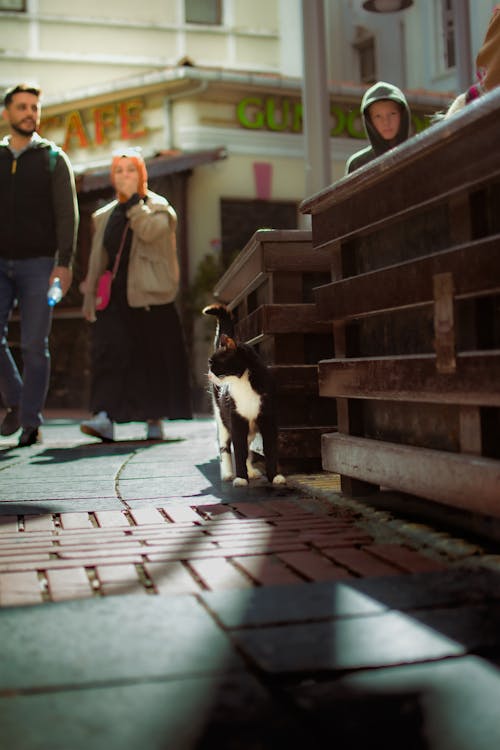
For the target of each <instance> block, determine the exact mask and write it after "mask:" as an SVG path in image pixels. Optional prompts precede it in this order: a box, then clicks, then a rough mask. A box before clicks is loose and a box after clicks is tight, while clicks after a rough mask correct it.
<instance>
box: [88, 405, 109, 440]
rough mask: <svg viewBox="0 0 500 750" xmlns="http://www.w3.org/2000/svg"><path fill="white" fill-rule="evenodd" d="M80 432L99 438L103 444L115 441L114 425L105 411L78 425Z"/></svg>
mask: <svg viewBox="0 0 500 750" xmlns="http://www.w3.org/2000/svg"><path fill="white" fill-rule="evenodd" d="M80 431H81V432H84V433H85V435H92V437H96V438H100V439H101V440H104V442H112V441H113V440H114V439H115V432H114V425H113V422H112V421H111V420H110V418H109V417H108V415H107V414H106V412H105V411H100V412H99V413H98V414H95V415H94V416H93V417H92V419H86V420H85V421H83V422H82V423H81V424H80Z"/></svg>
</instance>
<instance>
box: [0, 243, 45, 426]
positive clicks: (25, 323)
mask: <svg viewBox="0 0 500 750" xmlns="http://www.w3.org/2000/svg"><path fill="white" fill-rule="evenodd" d="M53 268H54V258H46V257H44V258H28V259H27V260H6V259H4V258H0V334H1V340H0V394H1V395H2V401H3V404H4V406H6V407H8V406H19V408H20V416H21V424H22V426H23V427H38V425H40V424H41V423H42V421H43V419H42V414H41V412H42V409H43V406H44V403H45V398H46V396H47V389H48V387H49V377H50V354H49V333H50V326H51V322H52V308H51V307H49V305H48V304H47V290H48V286H49V277H50V274H51V272H52V269H53ZM16 299H17V305H18V309H19V313H20V316H21V356H22V364H23V373H22V377H21V375H20V373H19V370H18V368H17V366H16V363H15V361H14V358H13V357H12V353H11V351H10V349H9V346H8V343H7V330H8V321H9V316H10V313H11V310H12V309H13V308H14V304H15V300H16Z"/></svg>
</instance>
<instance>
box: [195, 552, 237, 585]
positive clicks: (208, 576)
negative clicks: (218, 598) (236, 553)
mask: <svg viewBox="0 0 500 750" xmlns="http://www.w3.org/2000/svg"><path fill="white" fill-rule="evenodd" d="M190 567H191V568H192V569H193V570H194V572H195V573H196V575H197V576H198V577H199V578H200V579H201V581H202V582H203V583H204V585H205V586H206V587H207V588H209V589H216V588H219V589H226V588H230V589H232V588H249V587H250V586H252V582H251V580H250V579H249V578H248V577H247V576H245V575H244V574H243V573H242V572H241V571H240V570H238V568H236V567H235V566H234V565H232V564H231V563H230V562H229V561H228V560H225V559H224V558H219V559H212V560H210V559H203V560H192V561H191V562H190Z"/></svg>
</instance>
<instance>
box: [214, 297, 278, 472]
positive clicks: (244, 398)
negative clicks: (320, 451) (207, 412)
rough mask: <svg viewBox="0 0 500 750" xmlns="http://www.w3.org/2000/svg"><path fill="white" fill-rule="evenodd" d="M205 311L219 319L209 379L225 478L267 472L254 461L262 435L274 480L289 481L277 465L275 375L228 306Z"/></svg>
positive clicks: (221, 464)
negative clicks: (238, 331) (245, 339)
mask: <svg viewBox="0 0 500 750" xmlns="http://www.w3.org/2000/svg"><path fill="white" fill-rule="evenodd" d="M203 313H204V315H214V316H215V317H216V318H217V331H216V334H215V351H214V353H213V354H212V356H211V357H210V359H209V361H208V363H209V372H208V377H209V380H210V382H211V383H212V396H213V403H214V416H215V420H216V423H217V439H218V443H219V450H220V475H221V479H222V480H223V481H230V480H231V479H233V485H234V486H235V487H238V486H243V485H247V484H248V480H249V479H255V478H257V477H259V476H261V472H260V471H259V470H258V469H256V468H255V467H254V466H253V465H252V461H251V452H250V444H251V442H252V440H253V439H254V438H255V436H256V434H257V433H260V435H261V437H262V444H263V451H264V458H265V466H266V475H267V478H268V480H269V481H270V482H272V483H273V484H285V483H286V479H285V477H284V476H283V475H282V474H279V473H278V468H277V463H278V428H277V425H276V415H275V397H274V392H275V385H274V381H273V378H272V376H271V373H270V372H269V370H268V368H267V367H266V365H265V364H264V362H263V361H262V360H261V358H260V357H259V355H258V354H257V352H256V351H255V349H253V348H252V347H251V346H249V345H248V344H240V343H238V344H237V343H236V342H235V340H234V325H233V320H232V317H231V314H230V312H229V310H228V309H227V307H225V305H209V306H208V307H205V308H204V310H203ZM231 444H232V446H233V450H234V463H235V470H233V462H232V457H231Z"/></svg>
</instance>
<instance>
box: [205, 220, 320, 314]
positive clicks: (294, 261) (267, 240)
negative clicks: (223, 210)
mask: <svg viewBox="0 0 500 750" xmlns="http://www.w3.org/2000/svg"><path fill="white" fill-rule="evenodd" d="M285 247H286V248H287V250H286V251H284V250H283V248H285ZM278 248H280V249H278ZM309 252H311V231H310V230H301V229H295V230H293V229H292V230H262V229H259V230H258V231H257V232H255V233H254V234H253V235H252V237H251V238H250V240H249V241H248V243H247V244H246V245H245V247H244V248H243V249H242V251H241V252H240V253H239V254H238V256H237V257H236V258H235V260H234V261H233V262H232V263H231V265H230V267H229V268H228V269H227V271H226V272H225V273H224V274H223V276H222V277H221V278H220V279H219V281H218V282H217V284H216V286H215V289H214V296H215V297H216V298H217V299H221V300H225V301H229V300H232V299H234V298H235V297H236V296H237V295H238V294H239V293H240V292H241V290H242V289H243V288H244V287H246V286H247V285H249V284H251V282H252V280H253V279H254V278H255V277H256V276H257V275H258V274H259V273H260V272H264V271H267V270H272V269H275V268H278V267H279V268H280V269H281V270H283V271H286V270H290V271H293V270H295V271H296V270H300V269H306V270H307V269H309V268H310V266H309V265H308V260H307V259H308V255H309ZM311 255H313V253H312V252H311ZM318 258H319V260H318ZM326 259H327V255H325V256H324V257H322V256H321V255H319V256H317V259H316V260H313V261H312V263H313V266H314V267H315V268H318V267H319V268H322V267H323V266H322V261H323V260H324V261H326ZM314 264H315V265H314Z"/></svg>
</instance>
